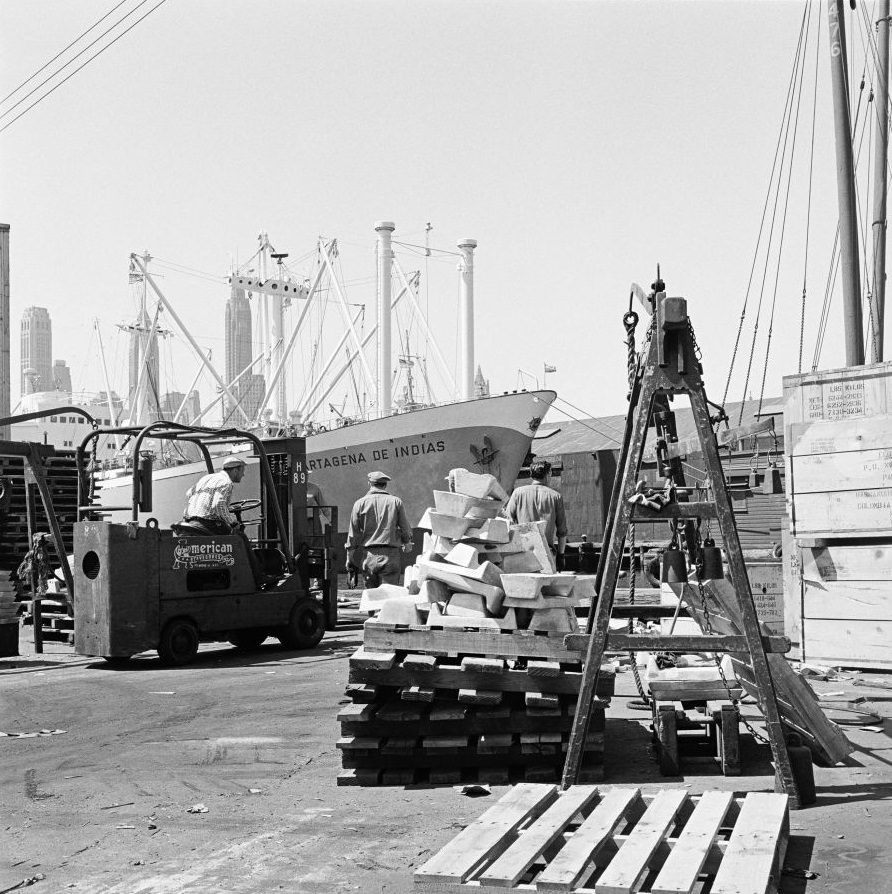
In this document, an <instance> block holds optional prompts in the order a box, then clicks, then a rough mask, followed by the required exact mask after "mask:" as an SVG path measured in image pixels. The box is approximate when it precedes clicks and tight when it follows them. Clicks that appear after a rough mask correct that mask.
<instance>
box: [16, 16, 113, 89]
mask: <svg viewBox="0 0 892 894" xmlns="http://www.w3.org/2000/svg"><path fill="white" fill-rule="evenodd" d="M126 2H127V0H120V3H117V4H115V6H113V7H112V8H111V9H110V10H109V11H108V12H107V13H106V14H105V15H104V16H102V18H100V19H97V20H96V21H95V22H93V24H92V25H90V27H89V28H87V30H86V31H82V32H81V33H80V34H78V36H77V37H75V39H74V40H73V41H71V43H70V44H68V46H67V47H65V48H64V49H62V50H60V51H59V52H58V53H56V55H55V56H53V58H52V59H50V61H49V62H46V63H44V64H43V65H41V67H40V68H38V69H37V71H35V72H34V74H32V75H31V76H30V77H27V78H25V80H24V81H22V83H21V84H19V86H18V87H16V88H15V90H11V91H10V92H9V93H7V94H6V96H4V97H3V99H0V105H3V103H5V102H6V100H7V99H9V98H10V97H12V96H15V94H16V93H18V92H19V90H21V89H22V88H23V87H24V86H25V85H26V84H30V83H31V81H33V80H34V78H36V77H37V76H38V75H39V74H40V73H41V72H42V71H45V70H46V69H47V68H49V67H50V66H51V65H52V64H53V63H54V62H55V61H56V60H57V59H58V58H59V57H60V56H63V55H64V54H65V53H67V52H68V51H69V50H70V49H71V48H72V47H73V46H74V45H75V44H76V43H77V42H78V41H79V40H80V39H81V38H83V37H86V35H88V34H89V33H90V32H91V31H92V30H93V29H94V28H95V27H96V26H97V25H99V24H101V23H102V22H104V21H105V20H106V19H107V18H108V17H109V16H110V15H111V14H112V13H113V12H114V11H115V10H116V9H118V8H119V7H121V6H123V5H124V4H125V3H126ZM52 77H55V75H53V76H52ZM44 83H45V82H44Z"/></svg>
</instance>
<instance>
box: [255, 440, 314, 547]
mask: <svg viewBox="0 0 892 894" xmlns="http://www.w3.org/2000/svg"><path fill="white" fill-rule="evenodd" d="M263 447H264V449H265V450H266V455H267V458H268V459H269V468H270V472H271V473H272V476H273V481H274V483H275V494H276V500H277V501H278V503H279V507H280V509H281V510H282V517H283V518H284V519H285V529H286V531H287V535H288V546H289V548H290V552H291V555H292V556H296V555H297V554H298V552H299V550H300V547H301V545H302V544H304V543H306V542H307V444H306V439H304V438H270V439H264V441H263ZM262 499H263V501H264V506H263V526H262V528H261V531H260V540H261V543H262V545H264V546H267V545H275V544H276V542H277V541H278V538H277V536H276V528H275V519H274V518H273V513H272V512H268V511H267V506H266V505H265V504H266V501H267V499H268V496H267V494H266V493H265V492H264V493H263V494H262Z"/></svg>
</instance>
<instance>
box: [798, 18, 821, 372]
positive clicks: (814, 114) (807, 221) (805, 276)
mask: <svg viewBox="0 0 892 894" xmlns="http://www.w3.org/2000/svg"><path fill="white" fill-rule="evenodd" d="M817 16H818V34H817V37H816V38H815V77H814V84H815V85H814V91H813V97H812V112H811V143H810V152H809V160H808V204H807V206H806V211H805V257H804V259H803V263H802V313H801V317H800V321H799V366H798V372H799V373H801V372H802V352H803V350H804V347H805V307H806V298H807V295H808V246H809V237H810V235H811V198H812V187H813V182H814V180H813V175H814V169H815V124H816V123H817V117H818V115H817V112H818V73H819V66H818V59H819V57H818V53H819V52H820V49H821V21H822V16H821V9H820V7H818V9H817Z"/></svg>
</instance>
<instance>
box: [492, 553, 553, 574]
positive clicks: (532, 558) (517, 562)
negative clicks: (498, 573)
mask: <svg viewBox="0 0 892 894" xmlns="http://www.w3.org/2000/svg"><path fill="white" fill-rule="evenodd" d="M543 570H544V569H543V568H542V563H541V562H540V561H539V560H538V559H537V558H536V554H535V553H534V552H532V551H530V550H524V551H523V552H519V553H507V554H506V555H503V556H502V574H529V573H533V572H539V571H543Z"/></svg>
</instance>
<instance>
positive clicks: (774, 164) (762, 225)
mask: <svg viewBox="0 0 892 894" xmlns="http://www.w3.org/2000/svg"><path fill="white" fill-rule="evenodd" d="M808 9H809V2H808V0H806V5H805V10H804V12H803V24H802V25H800V27H799V46H801V44H802V28H803V25H804V19H805V15H806V13H807V12H808ZM799 46H797V48H796V60H795V62H794V65H793V70H792V72H790V83H789V86H788V87H787V99H786V100H785V101H784V112H783V115H782V117H781V131H780V132H779V133H778V137H777V143H776V145H775V147H774V160H773V161H772V163H771V174H770V176H769V178H768V190H767V192H766V194H765V203H764V205H763V206H762V219H761V222H760V224H759V235H758V237H757V239H756V248H755V250H754V251H753V262H752V264H751V266H750V275H749V280H748V281H747V284H746V292H745V293H744V297H743V309H742V310H741V312H740V323H739V325H738V327H737V336H736V337H735V339H734V349H733V350H732V352H731V363H730V364H729V366H728V378H727V380H726V382H725V390H724V393H723V394H722V399H721V404H722V406H724V405H725V403H727V400H728V391H729V390H730V388H731V377H732V375H733V373H734V363H735V361H736V360H737V351H738V348H739V347H740V338H741V335H742V334H743V325H744V322H745V320H746V309H747V304H748V303H749V296H750V289H751V288H752V284H753V276H754V274H755V270H756V262H757V260H758V257H759V246H760V245H761V244H762V234H763V232H764V229H765V216H766V213H767V211H768V203H769V201H770V199H771V190H772V184H773V183H774V172H775V170H776V168H777V163H778V153H779V152H780V147H781V133H782V132H783V127H784V124H783V122H784V121H786V118H787V104H788V103H789V98H790V96H791V94H792V90H793V84H794V82H795V77H796V69H797V66H798V58H799Z"/></svg>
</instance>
